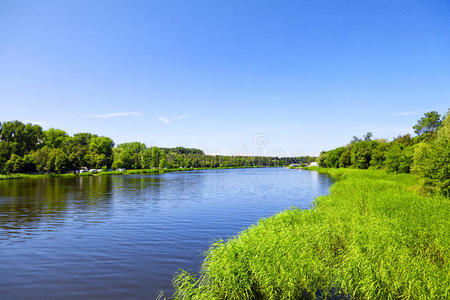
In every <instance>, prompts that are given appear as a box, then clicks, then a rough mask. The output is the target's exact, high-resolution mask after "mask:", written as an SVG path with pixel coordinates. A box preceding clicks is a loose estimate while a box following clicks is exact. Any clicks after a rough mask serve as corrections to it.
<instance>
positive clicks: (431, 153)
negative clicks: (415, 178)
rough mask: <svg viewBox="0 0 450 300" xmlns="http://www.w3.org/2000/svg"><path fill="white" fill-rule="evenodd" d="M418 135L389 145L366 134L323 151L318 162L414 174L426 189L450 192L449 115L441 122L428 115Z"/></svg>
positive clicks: (434, 113) (324, 165)
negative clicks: (344, 144)
mask: <svg viewBox="0 0 450 300" xmlns="http://www.w3.org/2000/svg"><path fill="white" fill-rule="evenodd" d="M413 128H414V131H415V132H416V133H417V136H414V137H411V135H410V134H406V135H403V136H398V137H397V138H395V139H393V140H392V141H390V142H388V141H386V140H385V139H372V134H371V133H368V134H366V135H365V136H364V137H363V138H362V139H360V138H357V137H354V138H353V141H352V142H350V143H349V144H348V145H346V146H344V147H339V148H336V149H333V150H330V151H323V152H322V153H321V154H320V156H319V158H318V162H319V165H320V166H321V167H325V168H356V169H386V170H387V171H389V172H394V173H411V172H412V173H415V174H417V175H419V176H420V177H421V178H422V181H421V184H422V186H423V187H424V189H426V190H437V191H440V192H442V193H443V194H444V195H449V193H450V190H449V188H450V173H449V165H450V144H449V140H450V115H449V114H448V113H447V115H446V116H444V117H443V118H442V120H441V116H440V115H439V114H438V113H437V112H434V111H433V112H429V113H426V114H425V115H424V117H423V118H421V119H420V120H419V121H418V122H417V124H416V125H415V126H414V127H413Z"/></svg>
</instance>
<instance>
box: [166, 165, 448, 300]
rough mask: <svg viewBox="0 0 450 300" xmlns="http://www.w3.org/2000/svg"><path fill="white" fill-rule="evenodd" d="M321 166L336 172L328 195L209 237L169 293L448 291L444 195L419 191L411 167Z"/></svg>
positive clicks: (434, 295)
mask: <svg viewBox="0 0 450 300" xmlns="http://www.w3.org/2000/svg"><path fill="white" fill-rule="evenodd" d="M318 171H319V172H326V173H328V174H330V175H331V176H334V177H336V178H337V179H338V181H337V182H336V183H335V184H334V185H333V186H332V187H331V189H330V195H328V196H323V197H319V198H317V199H316V200H315V201H314V208H313V209H310V210H300V209H291V210H286V211H284V212H282V213H280V214H278V215H275V216H273V217H270V218H267V219H262V220H260V221H259V222H258V224H257V225H254V226H252V227H250V228H248V229H247V230H245V231H243V232H241V233H240V234H239V235H237V236H236V237H233V238H231V239H230V240H228V241H217V242H215V243H214V244H212V245H211V247H210V249H209V250H208V252H207V253H206V256H205V259H204V262H203V265H202V268H201V271H200V273H199V274H197V275H195V274H190V273H187V272H185V271H181V272H179V273H178V274H177V275H176V277H175V279H174V286H175V289H176V292H175V294H174V298H176V299H299V298H300V299H302V298H327V297H330V296H336V295H341V296H345V297H348V296H349V297H351V298H366V299H396V298H402V299H408V298H413V299H448V297H449V287H450V280H449V276H450V275H449V274H450V270H449V265H448V261H449V246H450V245H449V237H450V234H449V228H450V224H449V216H450V205H449V204H450V203H449V199H448V198H445V197H443V196H437V195H435V196H426V195H421V194H419V193H416V192H415V189H414V185H415V184H416V183H417V182H416V179H415V177H414V176H413V175H409V174H401V175H395V174H388V173H386V172H384V171H375V170H352V169H318Z"/></svg>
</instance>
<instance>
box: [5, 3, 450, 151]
mask: <svg viewBox="0 0 450 300" xmlns="http://www.w3.org/2000/svg"><path fill="white" fill-rule="evenodd" d="M449 104H450V1H448V0H441V1H434V0H429V1H423V0H421V1H415V0H410V1H402V0H399V1H392V0H388V1H385V0H377V1H370V0H369V1H352V0H350V1H334V0H330V1H320V0H315V1H312V0H311V1H300V0H297V1H279V0H278V1H276V0H274V1H262V0H258V1H234V0H227V1H214V0H211V1H206V0H203V1H195V0H192V1H165V0H164V1H132V0H130V1H118V0H116V1H114V0H113V1H109V0H108V1H81V0H80V1H20V0H13V1H9V0H2V1H0V121H8V120H20V121H23V122H31V123H35V124H40V125H41V126H42V127H43V128H44V129H48V128H52V127H53V128H60V129H63V130H65V131H66V132H67V133H69V134H74V133H77V132H91V133H95V134H98V135H103V136H109V137H111V138H112V139H113V140H114V141H115V142H116V144H118V143H123V142H132V141H140V142H144V143H146V144H147V145H148V146H154V145H156V146H160V147H174V146H185V147H195V148H200V149H203V150H204V151H205V152H206V153H208V154H230V155H273V156H297V155H318V154H319V153H320V151H322V150H329V149H332V148H335V147H338V146H342V145H345V144H347V143H348V142H349V141H350V140H351V139H352V137H353V136H362V135H364V134H365V133H366V132H369V131H370V132H373V134H374V136H375V137H376V138H388V139H392V138H393V137H395V136H398V135H399V134H405V133H412V132H413V131H412V126H413V125H414V124H415V123H416V121H417V120H418V119H419V118H420V117H421V116H422V115H423V114H424V113H425V112H427V111H431V110H436V111H438V112H439V113H441V114H444V113H445V112H446V111H447V109H448V107H450V105H449Z"/></svg>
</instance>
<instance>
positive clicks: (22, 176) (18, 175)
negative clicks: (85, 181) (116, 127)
mask: <svg viewBox="0 0 450 300" xmlns="http://www.w3.org/2000/svg"><path fill="white" fill-rule="evenodd" d="M280 167H284V166H239V167H238V166H236V167H216V168H213V167H203V168H171V169H132V170H126V171H103V172H98V173H92V172H86V173H77V174H75V173H63V174H55V173H49V174H24V173H16V174H6V175H0V180H17V179H40V178H56V177H91V176H110V175H152V174H153V175H157V174H165V173H171V172H187V171H200V170H225V169H259V168H280Z"/></svg>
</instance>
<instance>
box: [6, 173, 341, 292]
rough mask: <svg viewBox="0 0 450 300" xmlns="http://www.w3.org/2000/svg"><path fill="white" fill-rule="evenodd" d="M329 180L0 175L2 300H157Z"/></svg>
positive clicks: (305, 204)
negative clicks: (223, 247) (223, 242)
mask: <svg viewBox="0 0 450 300" xmlns="http://www.w3.org/2000/svg"><path fill="white" fill-rule="evenodd" d="M331 184H332V179H330V178H329V177H328V176H326V175H321V174H318V173H316V172H308V171H298V170H290V169H284V168H258V169H226V170H204V171H191V172H174V173H166V174H162V175H125V176H93V177H79V178H63V177H60V178H45V179H20V180H3V181H0V298H1V299H36V298H39V299H62V298H64V299H78V298H84V299H93V298H95V299H118V298H121V299H124V298H125V299H155V298H156V297H157V295H158V293H159V292H160V291H165V292H166V294H169V295H170V293H171V280H172V277H173V275H174V273H175V272H176V271H177V270H178V269H180V268H182V269H185V270H188V271H195V272H197V271H198V270H199V268H200V264H201V261H202V253H203V252H204V251H205V250H207V248H208V245H209V244H210V243H211V242H212V241H214V240H215V239H219V238H222V239H227V238H229V237H231V236H234V235H236V234H237V233H239V232H240V231H242V230H244V229H245V228H247V227H248V226H250V225H251V224H255V223H256V222H257V221H258V219H260V218H265V217H269V216H271V215H274V214H276V213H277V212H280V211H282V210H284V209H288V208H290V207H298V208H302V209H308V208H310V207H311V205H312V204H311V203H312V200H314V198H316V197H317V196H319V195H323V194H326V193H327V192H328V188H329V187H330V185H331Z"/></svg>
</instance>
